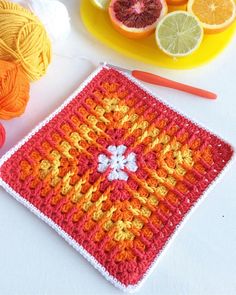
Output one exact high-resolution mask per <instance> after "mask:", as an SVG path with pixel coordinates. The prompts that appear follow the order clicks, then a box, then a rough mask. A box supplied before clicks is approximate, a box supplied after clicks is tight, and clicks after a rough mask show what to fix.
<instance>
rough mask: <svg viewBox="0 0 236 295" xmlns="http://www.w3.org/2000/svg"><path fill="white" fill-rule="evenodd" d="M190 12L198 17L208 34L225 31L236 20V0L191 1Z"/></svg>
mask: <svg viewBox="0 0 236 295" xmlns="http://www.w3.org/2000/svg"><path fill="white" fill-rule="evenodd" d="M188 11H189V12H191V13H193V14H194V15H196V16H197V17H198V18H199V20H200V22H201V23H202V26H203V28H204V30H205V32H206V33H218V32H222V31H224V30H225V29H226V28H227V27H228V26H229V25H231V24H232V22H233V21H234V20H235V18H236V3H235V0H189V2H188Z"/></svg>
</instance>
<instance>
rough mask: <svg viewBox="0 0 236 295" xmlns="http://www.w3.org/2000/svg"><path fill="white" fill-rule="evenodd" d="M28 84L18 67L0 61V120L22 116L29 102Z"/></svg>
mask: <svg viewBox="0 0 236 295" xmlns="http://www.w3.org/2000/svg"><path fill="white" fill-rule="evenodd" d="M29 90H30V83H29V80H28V78H27V76H26V75H25V74H24V72H23V71H22V70H21V68H20V66H19V65H17V64H14V63H12V62H7V61H2V60H0V119H3V120H9V119H12V118H15V117H18V116H20V115H22V114H23V113H24V111H25V108H26V105H27V102H28V100H29Z"/></svg>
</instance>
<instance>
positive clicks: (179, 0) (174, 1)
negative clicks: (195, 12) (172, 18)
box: [166, 0, 188, 6]
mask: <svg viewBox="0 0 236 295" xmlns="http://www.w3.org/2000/svg"><path fill="white" fill-rule="evenodd" d="M166 2H167V4H168V5H173V6H178V5H184V4H186V3H187V2H188V0H166Z"/></svg>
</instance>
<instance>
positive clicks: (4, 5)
mask: <svg viewBox="0 0 236 295" xmlns="http://www.w3.org/2000/svg"><path fill="white" fill-rule="evenodd" d="M0 60H5V61H14V62H15V63H17V64H20V65H21V68H22V70H23V71H24V72H25V74H26V75H27V77H28V78H29V80H31V81H33V80H38V79H39V78H40V77H42V76H43V75H44V74H45V73H46V70H47V67H48V65H49V63H50V61H51V43H50V40H49V38H48V35H47V32H46V31H45V28H44V26H43V25H42V23H41V22H40V20H39V19H38V18H37V17H36V16H35V15H34V14H33V13H31V12H30V11H29V10H27V9H25V8H23V7H22V6H20V5H18V4H15V3H11V2H9V1H6V0H0Z"/></svg>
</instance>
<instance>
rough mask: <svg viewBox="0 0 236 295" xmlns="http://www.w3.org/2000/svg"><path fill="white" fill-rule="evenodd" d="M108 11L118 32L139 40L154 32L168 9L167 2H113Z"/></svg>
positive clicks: (152, 0) (162, 0)
mask: <svg viewBox="0 0 236 295" xmlns="http://www.w3.org/2000/svg"><path fill="white" fill-rule="evenodd" d="M108 10H109V15H110V19H111V22H112V24H113V26H114V27H115V29H116V30H117V31H119V32H120V33H122V34H123V35H125V36H127V37H129V38H134V39H138V38H144V37H146V36H148V35H150V34H151V33H152V32H154V30H155V28H156V25H157V23H158V21H159V20H160V19H161V18H162V17H163V16H165V15H166V14H167V11H168V7H167V4H166V1H165V0H111V2H110V5H109V9H108Z"/></svg>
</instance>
